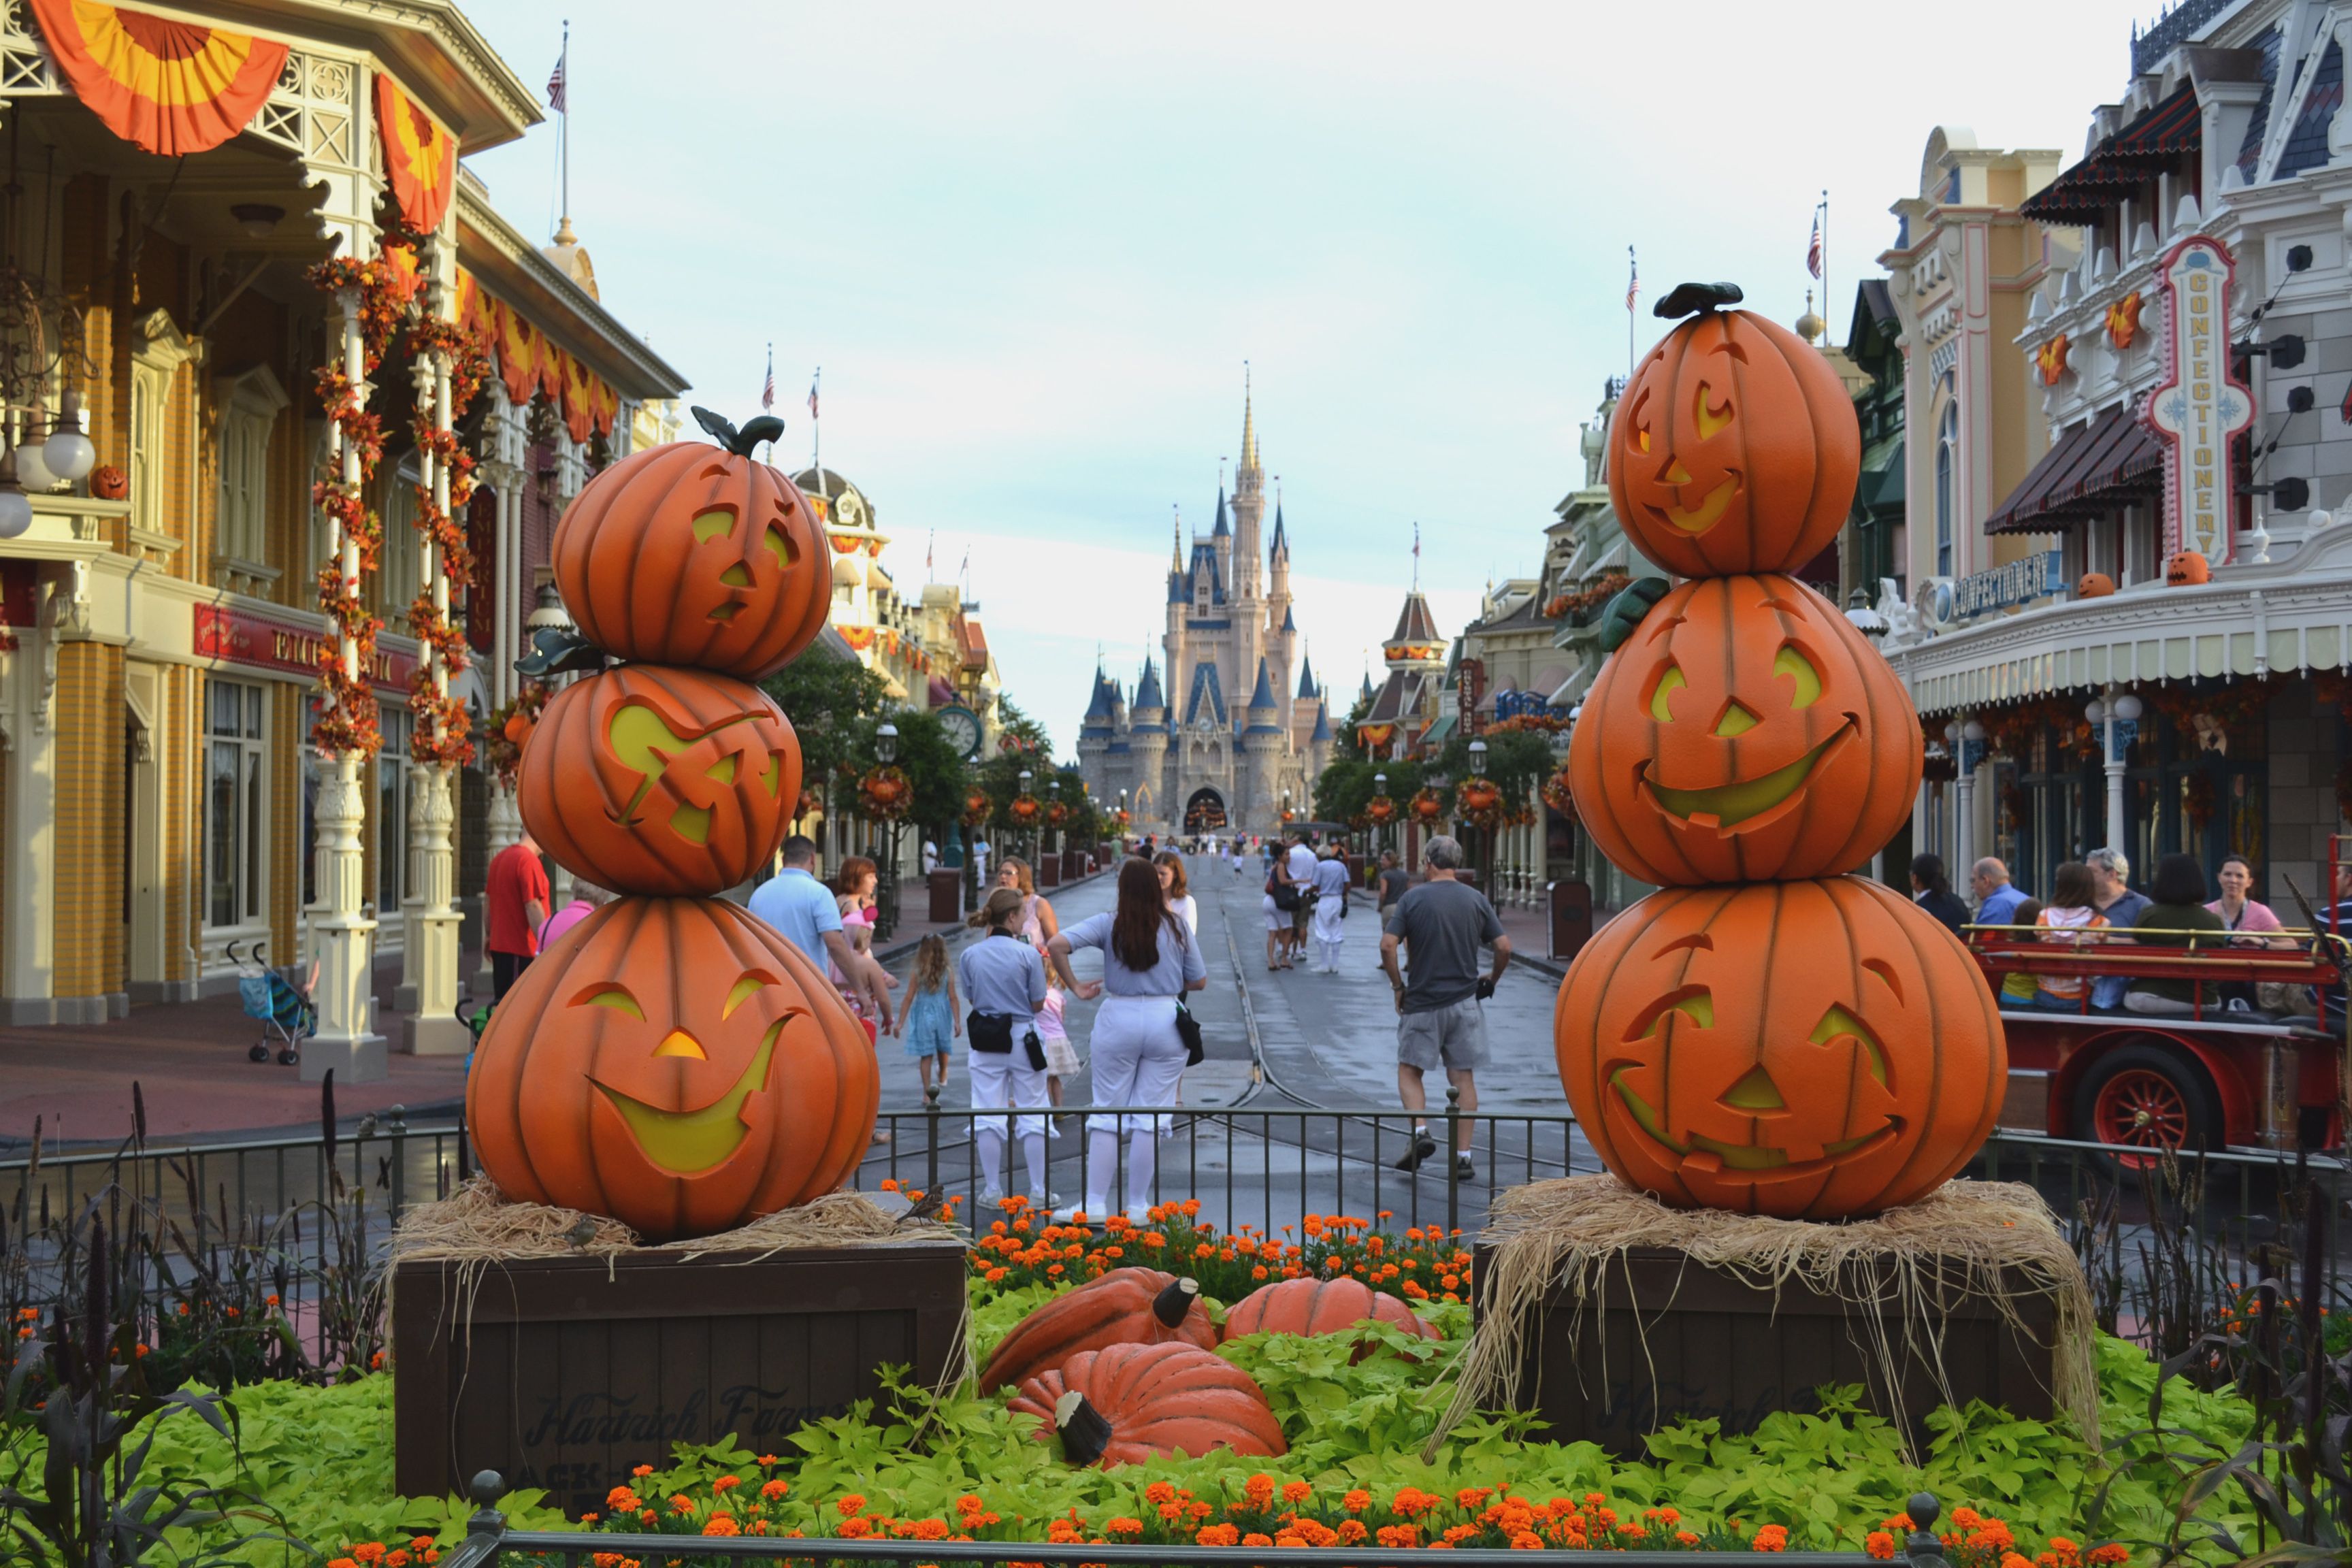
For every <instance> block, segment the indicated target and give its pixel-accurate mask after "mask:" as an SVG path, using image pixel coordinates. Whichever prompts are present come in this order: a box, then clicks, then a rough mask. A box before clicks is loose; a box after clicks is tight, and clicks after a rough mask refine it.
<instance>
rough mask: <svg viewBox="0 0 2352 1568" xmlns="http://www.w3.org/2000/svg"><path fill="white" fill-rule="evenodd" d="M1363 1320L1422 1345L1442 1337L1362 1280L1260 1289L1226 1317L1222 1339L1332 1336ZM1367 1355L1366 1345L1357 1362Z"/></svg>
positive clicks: (1290, 1282) (1288, 1282)
mask: <svg viewBox="0 0 2352 1568" xmlns="http://www.w3.org/2000/svg"><path fill="white" fill-rule="evenodd" d="M1366 1319H1374V1320H1377V1321H1381V1322H1383V1323H1392V1324H1394V1325H1395V1326H1396V1327H1398V1328H1400V1329H1407V1330H1410V1331H1412V1332H1414V1333H1417V1334H1419V1335H1420V1336H1421V1337H1422V1338H1423V1339H1425V1340H1437V1339H1444V1337H1445V1336H1444V1334H1442V1333H1440V1332H1439V1331H1438V1330H1437V1328H1436V1326H1435V1325H1434V1324H1433V1323H1431V1322H1429V1321H1426V1320H1425V1319H1423V1317H1422V1316H1421V1314H1420V1313H1418V1312H1416V1311H1414V1310H1412V1308H1411V1307H1408V1306H1406V1305H1405V1304H1404V1302H1403V1301H1402V1300H1399V1299H1398V1298H1397V1297H1394V1296H1391V1295H1389V1294H1387V1293H1386V1292H1384V1291H1380V1290H1375V1289H1372V1288H1371V1287H1370V1286H1369V1285H1367V1284H1365V1283H1364V1282H1363V1281H1362V1280H1360V1279H1282V1280H1277V1281H1276V1282H1275V1283H1274V1284H1271V1285H1261V1286H1259V1287H1258V1288H1257V1289H1255V1290H1253V1291H1251V1292H1250V1293H1249V1294H1248V1295H1246V1296H1244V1297H1243V1298H1242V1299H1241V1300H1239V1301H1237V1302H1235V1303H1234V1309H1233V1310H1231V1311H1229V1312H1227V1313H1226V1314H1225V1326H1224V1337H1225V1338H1226V1339H1229V1340H1237V1339H1240V1338H1241V1337H1242V1336H1243V1335H1244V1334H1336V1333H1340V1332H1343V1331H1346V1330H1349V1329H1352V1328H1354V1327H1355V1326H1356V1325H1357V1324H1358V1323H1360V1322H1362V1321H1365V1320H1366ZM1370 1350H1371V1347H1370V1346H1369V1345H1367V1346H1366V1347H1364V1349H1363V1350H1362V1351H1360V1352H1357V1356H1356V1359H1357V1360H1359V1361H1361V1360H1362V1359H1363V1358H1364V1356H1365V1355H1366V1354H1368V1353H1370Z"/></svg>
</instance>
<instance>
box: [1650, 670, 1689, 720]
mask: <svg viewBox="0 0 2352 1568" xmlns="http://www.w3.org/2000/svg"><path fill="white" fill-rule="evenodd" d="M1689 684H1690V682H1689V681H1688V680H1687V679H1684V676H1683V667H1682V666H1681V665H1679V664H1670V665H1668V666H1666V668H1665V672H1664V674H1662V675H1660V676H1659V677H1658V684H1657V685H1656V686H1655V687H1654V688H1653V689H1651V692H1650V717H1651V718H1653V719H1655V720H1656V721H1658V722H1659V723H1661V724H1668V723H1672V722H1673V721H1674V717H1675V716H1674V713H1673V712H1672V711H1671V710H1669V709H1668V707H1667V700H1668V699H1670V698H1671V697H1673V696H1674V694H1675V692H1677V691H1680V690H1681V689H1683V688H1684V687H1685V686H1688V685H1689Z"/></svg>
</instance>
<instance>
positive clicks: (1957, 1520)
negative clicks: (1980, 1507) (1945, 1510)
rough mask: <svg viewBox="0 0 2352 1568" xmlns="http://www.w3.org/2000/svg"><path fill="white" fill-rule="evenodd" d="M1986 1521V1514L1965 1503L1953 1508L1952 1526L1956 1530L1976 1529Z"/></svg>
mask: <svg viewBox="0 0 2352 1568" xmlns="http://www.w3.org/2000/svg"><path fill="white" fill-rule="evenodd" d="M1983 1521H1984V1516H1983V1515H1982V1514H1980V1513H1979V1512H1977V1510H1974V1509H1972V1508H1969V1506H1967V1505H1966V1504H1965V1503H1964V1504H1962V1505H1961V1506H1960V1507H1958V1508H1956V1509H1954V1510H1952V1526H1953V1528H1954V1529H1956V1530H1974V1529H1975V1528H1976V1527H1977V1526H1978V1525H1979V1524H1980V1523H1982V1522H1983Z"/></svg>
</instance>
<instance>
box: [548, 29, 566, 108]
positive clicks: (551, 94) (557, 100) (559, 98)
mask: <svg viewBox="0 0 2352 1568" xmlns="http://www.w3.org/2000/svg"><path fill="white" fill-rule="evenodd" d="M571 53H572V49H571V46H569V45H568V44H567V45H566V46H565V47H564V50H563V53H562V54H560V55H558V56H556V57H555V69H554V70H553V71H552V72H551V73H550V74H549V76H548V79H547V107H548V108H550V109H551V110H555V112H556V113H558V114H561V113H562V112H563V62H564V60H565V59H566V58H568V57H569V56H570V55H571Z"/></svg>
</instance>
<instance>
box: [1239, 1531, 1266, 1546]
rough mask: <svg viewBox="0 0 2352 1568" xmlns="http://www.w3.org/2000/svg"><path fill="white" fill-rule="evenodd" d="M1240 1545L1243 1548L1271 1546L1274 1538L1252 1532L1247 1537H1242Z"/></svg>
mask: <svg viewBox="0 0 2352 1568" xmlns="http://www.w3.org/2000/svg"><path fill="white" fill-rule="evenodd" d="M1242 1544H1243V1545H1244V1546H1271V1545H1273V1544H1274V1537H1273V1536H1271V1535H1260V1534H1259V1533H1258V1532H1257V1531H1255V1530H1253V1531H1250V1532H1249V1533H1248V1534H1247V1535H1244V1536H1243V1537H1242Z"/></svg>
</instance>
